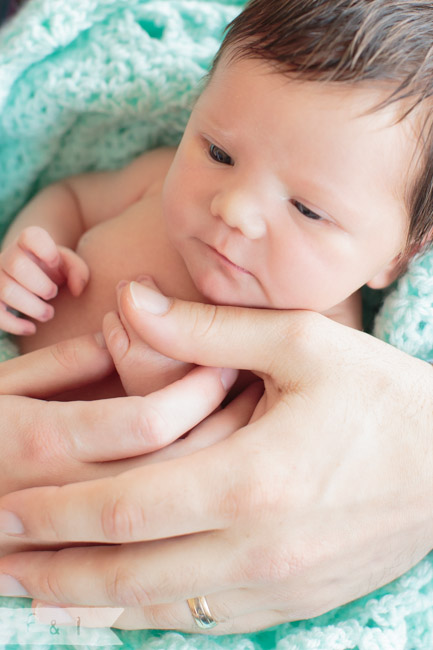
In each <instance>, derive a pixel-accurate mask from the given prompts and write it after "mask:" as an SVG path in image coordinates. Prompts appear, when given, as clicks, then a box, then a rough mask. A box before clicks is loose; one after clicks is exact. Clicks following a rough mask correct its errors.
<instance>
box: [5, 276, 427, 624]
mask: <svg viewBox="0 0 433 650" xmlns="http://www.w3.org/2000/svg"><path fill="white" fill-rule="evenodd" d="M133 286H134V291H135V296H134V297H135V300H136V304H135V305H134V302H133V294H132V292H131V287H130V286H129V287H127V288H125V289H124V290H123V294H122V301H121V302H122V307H123V312H124V315H125V316H126V317H127V318H128V320H129V322H130V323H131V324H132V325H133V326H134V328H135V329H136V331H137V332H139V333H140V334H141V335H142V336H143V337H144V338H145V339H146V340H147V341H148V342H149V343H150V345H152V347H154V348H156V349H158V350H159V351H160V352H162V353H164V354H167V355H169V356H172V357H175V358H179V359H182V360H185V361H189V362H192V363H202V364H209V365H216V364H218V365H222V364H224V365H228V364H230V365H232V366H233V367H239V368H252V369H253V370H254V371H255V372H256V373H257V374H259V375H260V376H262V377H263V379H264V383H265V393H264V395H263V397H262V399H261V401H260V403H259V405H258V408H257V409H256V411H255V413H254V416H253V417H252V419H251V422H250V424H248V425H247V426H245V427H243V428H241V429H240V430H239V431H238V432H236V433H235V434H233V435H231V436H229V437H228V438H225V439H224V440H222V441H221V442H219V443H218V444H216V445H214V446H213V447H211V448H206V449H202V450H200V451H198V452H197V453H195V454H193V455H191V456H187V457H183V458H180V459H173V460H170V461H167V462H164V463H159V464H156V465H151V466H146V467H139V468H136V469H133V470H130V471H128V472H125V473H123V474H121V475H118V476H116V477H114V478H110V479H107V478H102V479H99V480H96V481H92V482H90V483H84V484H74V485H68V486H65V487H62V488H60V489H59V488H53V487H51V488H45V487H43V488H37V489H31V490H24V491H22V492H17V493H14V494H10V495H8V496H6V497H4V498H3V499H1V500H0V508H1V509H4V510H6V511H8V512H9V513H14V517H18V518H19V520H20V521H21V522H22V525H23V529H24V531H25V532H24V533H23V534H22V537H23V538H24V539H25V538H28V537H31V538H34V539H39V540H48V541H52V540H56V541H62V542H84V543H89V542H94V543H99V544H107V543H109V544H110V543H111V544H112V543H115V544H116V546H114V547H112V546H99V547H95V546H91V547H89V546H87V547H82V548H77V547H76V548H68V549H64V550H61V551H58V552H30V553H21V554H15V555H12V556H9V557H7V558H3V559H2V560H0V572H1V573H4V574H9V576H13V577H14V578H15V579H17V580H18V581H20V584H21V589H25V590H26V591H27V592H28V594H30V595H31V596H33V597H36V598H38V599H41V600H44V601H48V602H51V603H68V604H70V605H71V604H72V605H95V606H121V607H125V608H126V609H125V611H124V612H123V614H122V615H121V617H120V618H119V619H118V621H117V622H116V624H115V626H116V627H124V628H160V629H165V628H177V629H182V630H185V631H189V632H198V631H199V630H198V628H196V626H195V624H194V621H193V619H192V617H191V613H190V611H189V608H188V606H187V604H186V599H187V598H191V597H195V596H200V595H203V594H205V595H206V597H207V600H208V603H209V606H210V610H211V612H212V614H213V616H214V618H215V619H216V620H217V621H218V625H217V627H215V628H214V629H213V630H212V633H219V634H226V633H234V632H247V631H252V630H256V629H261V628H264V627H266V626H270V625H275V624H278V623H281V622H283V621H289V620H296V619H302V618H306V617H312V616H316V615H318V614H320V613H323V612H325V611H327V610H329V609H331V608H333V607H336V606H338V605H340V604H342V603H345V602H348V601H350V600H352V599H354V598H356V597H358V596H361V595H363V594H365V593H367V592H369V591H371V590H373V589H375V588H376V587H379V586H381V585H383V584H385V583H387V582H388V581H390V580H392V579H394V578H396V577H397V576H399V575H400V574H401V573H403V572H404V571H406V570H407V569H409V568H410V567H411V566H412V565H414V564H415V563H416V562H417V561H419V560H420V559H421V558H422V557H423V556H424V555H425V554H426V553H427V552H428V551H429V550H430V549H431V548H432V546H433V544H432V540H433V531H432V517H431V501H432V491H433V490H432V480H431V460H430V459H431V454H432V444H433V443H432V430H433V410H432V408H431V399H432V398H431V396H432V395H433V375H432V370H431V368H430V366H428V365H427V364H425V363H423V362H421V361H418V360H416V359H413V358H410V357H408V356H406V355H405V354H403V353H401V352H399V351H397V350H396V349H393V348H391V347H390V346H388V345H386V344H384V343H382V342H380V341H378V340H375V339H373V338H371V337H369V336H367V335H365V334H363V333H361V332H358V331H354V330H351V329H348V328H346V327H344V326H342V325H339V324H336V323H333V322H331V321H328V320H327V319H325V318H323V317H321V316H318V315H317V314H313V313H308V312H292V313H284V312H269V311H265V310H244V309H239V308H233V307H231V308H229V307H215V306H209V305H199V304H192V303H184V302H182V301H179V300H172V301H166V300H164V298H163V297H162V296H161V295H159V294H155V292H154V291H152V290H151V289H149V288H147V287H140V286H139V285H133ZM35 503H37V504H38V507H37V508H35V506H34V504H35ZM78 518H79V520H80V527H79V528H78V527H77V525H76V521H77V520H78ZM12 519H13V518H12V517H11V520H10V521H12ZM4 521H5V522H6V521H7V519H6V516H5V519H4ZM14 521H16V520H15V519H14ZM131 542H133V544H131ZM1 584H3V586H5V584H6V583H4V582H3V583H2V582H1V581H0V585H1ZM12 585H13V583H12V582H10V579H9V578H8V583H7V586H8V588H9V589H10V590H11V591H9V593H17V594H21V595H22V594H23V591H21V592H20V591H19V588H20V587H19V585H18V587H17V586H15V589H17V591H15V592H13V590H12ZM24 593H26V592H24ZM80 615H81V616H82V618H81V622H82V624H83V625H89V626H90V625H98V617H97V616H96V617H94V618H93V620H92V609H91V608H90V609H86V610H82V611H81V614H80ZM57 620H58V619H57Z"/></svg>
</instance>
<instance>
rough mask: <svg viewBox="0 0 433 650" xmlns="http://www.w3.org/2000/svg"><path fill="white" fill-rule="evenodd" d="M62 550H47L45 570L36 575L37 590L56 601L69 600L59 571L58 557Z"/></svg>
mask: <svg viewBox="0 0 433 650" xmlns="http://www.w3.org/2000/svg"><path fill="white" fill-rule="evenodd" d="M59 553H61V551H57V552H56V551H47V554H48V555H47V556H45V558H44V559H45V564H44V566H45V567H46V568H45V571H43V572H42V573H41V574H40V575H38V576H35V579H36V581H37V584H36V585H35V590H36V591H37V592H38V593H40V594H41V596H42V597H43V598H45V599H46V600H48V601H49V600H52V601H54V602H56V601H58V602H60V603H62V602H68V598H67V596H66V594H65V593H64V592H63V589H62V586H61V584H60V582H59V576H58V571H57V563H56V560H57V557H58V554H59Z"/></svg>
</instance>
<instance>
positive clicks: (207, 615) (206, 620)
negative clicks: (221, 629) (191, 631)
mask: <svg viewBox="0 0 433 650" xmlns="http://www.w3.org/2000/svg"><path fill="white" fill-rule="evenodd" d="M186 602H187V603H188V607H189V609H190V611H191V614H192V617H193V619H194V623H195V624H196V625H197V627H199V628H200V629H201V630H210V629H211V628H213V627H215V625H216V624H217V622H216V620H215V619H214V617H213V616H212V614H211V611H210V609H209V605H208V604H207V600H206V598H205V597H204V596H198V597H197V598H188V600H187V601H186Z"/></svg>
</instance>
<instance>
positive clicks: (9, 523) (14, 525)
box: [0, 510, 24, 535]
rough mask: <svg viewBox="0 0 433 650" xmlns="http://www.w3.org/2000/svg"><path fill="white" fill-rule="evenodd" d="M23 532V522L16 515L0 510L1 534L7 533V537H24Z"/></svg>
mask: <svg viewBox="0 0 433 650" xmlns="http://www.w3.org/2000/svg"><path fill="white" fill-rule="evenodd" d="M23 532H24V526H23V522H22V521H21V519H20V518H19V517H17V516H16V514H15V513H13V512H10V511H9V510H0V533H6V535H22V534H23Z"/></svg>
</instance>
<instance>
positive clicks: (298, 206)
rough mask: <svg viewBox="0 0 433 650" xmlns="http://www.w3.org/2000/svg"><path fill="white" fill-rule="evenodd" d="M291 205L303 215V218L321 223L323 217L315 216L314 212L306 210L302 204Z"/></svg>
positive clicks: (293, 202)
mask: <svg viewBox="0 0 433 650" xmlns="http://www.w3.org/2000/svg"><path fill="white" fill-rule="evenodd" d="M292 204H293V205H294V206H295V208H296V209H297V210H299V212H300V213H301V214H303V215H304V217H307V219H315V220H316V221H323V217H321V216H320V215H319V214H316V213H315V212H313V211H312V210H310V209H309V208H307V206H305V205H304V204H303V203H300V202H299V201H292Z"/></svg>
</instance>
